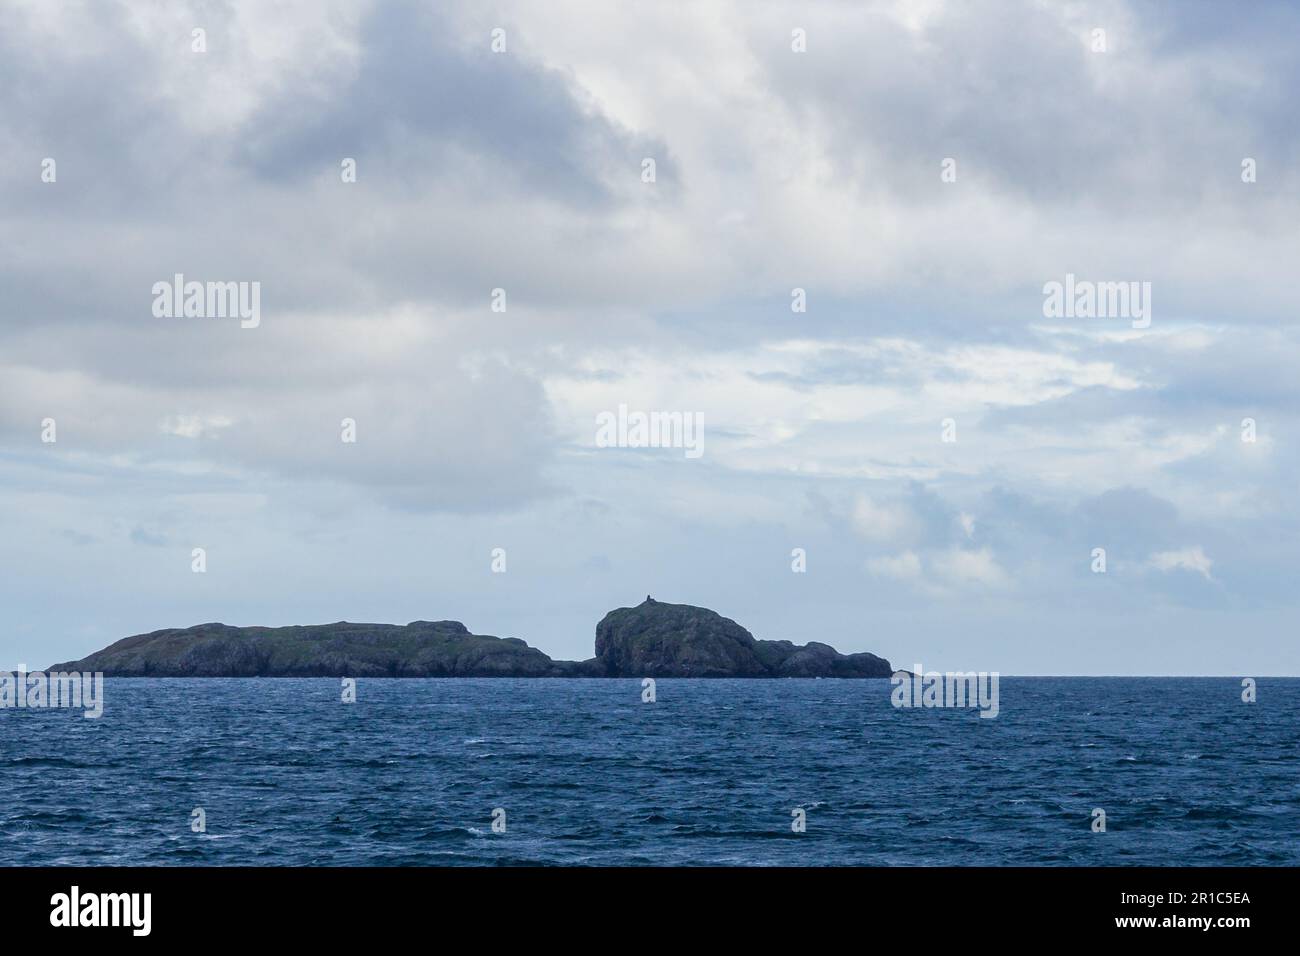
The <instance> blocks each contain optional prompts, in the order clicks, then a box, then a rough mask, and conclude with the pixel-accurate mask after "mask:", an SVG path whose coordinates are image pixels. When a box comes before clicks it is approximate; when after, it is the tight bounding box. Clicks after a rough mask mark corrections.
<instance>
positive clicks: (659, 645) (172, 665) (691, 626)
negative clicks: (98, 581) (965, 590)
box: [47, 597, 892, 678]
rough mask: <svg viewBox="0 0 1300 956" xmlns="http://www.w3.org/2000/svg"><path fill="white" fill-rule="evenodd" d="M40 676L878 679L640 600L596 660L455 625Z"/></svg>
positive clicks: (325, 637) (198, 637) (202, 639)
mask: <svg viewBox="0 0 1300 956" xmlns="http://www.w3.org/2000/svg"><path fill="white" fill-rule="evenodd" d="M47 671H83V672H84V671H102V672H103V673H104V675H105V676H106V677H636V678H640V677H755V678H764V677H889V676H890V674H891V673H892V670H891V669H890V666H889V662H888V661H887V660H884V659H883V658H880V657H877V656H876V655H874V654H847V655H845V654H840V653H839V652H838V651H836V650H835V648H833V647H831V646H829V645H827V644H820V643H817V642H815V641H813V642H809V643H808V644H793V643H791V642H790V641H760V640H758V639H756V638H755V637H754V636H753V635H752V634H750V633H749V631H747V630H745V628H743V627H741V626H740V625H739V624H737V623H736V622H735V621H733V620H731V619H730V618H725V617H722V616H721V615H720V614H718V613H717V612H716V611H711V610H709V609H708V608H703V607H694V606H692V605H689V604H665V603H663V602H660V601H655V600H653V599H651V598H649V597H647V598H646V599H645V601H644V602H643V603H641V604H639V605H637V606H636V607H622V608H618V609H616V610H613V611H610V612H609V613H608V614H606V615H605V617H604V618H603V619H602V620H601V622H600V623H599V624H598V625H596V656H595V657H593V658H591V659H590V660H586V661H556V660H552V659H551V658H549V657H548V656H546V655H545V654H543V653H542V652H541V651H539V650H537V648H535V647H530V646H529V645H528V644H526V643H524V642H523V641H521V640H519V639H518V638H514V637H491V636H488V635H483V634H471V633H470V632H469V629H468V628H466V627H465V625H464V624H461V623H460V622H459V621H413V622H411V623H410V624H405V625H401V624H351V623H348V622H346V621H341V622H339V623H337V624H314V625H307V626H295V627H232V626H230V625H227V624H198V625H195V626H194V627H187V628H169V629H167V630H162V631H153V632H151V633H149V634H137V635H135V636H134V637H127V638H123V639H122V640H120V641H118V642H117V643H115V644H111V645H109V646H108V647H106V648H104V649H103V650H101V651H96V652H95V653H94V654H91V655H90V656H89V657H86V658H83V659H82V660H79V661H69V662H67V663H63V664H52V665H50V667H48V668H47Z"/></svg>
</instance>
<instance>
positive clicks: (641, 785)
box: [0, 677, 1300, 866]
mask: <svg viewBox="0 0 1300 956" xmlns="http://www.w3.org/2000/svg"><path fill="white" fill-rule="evenodd" d="M890 690H891V687H890V682H889V681H888V680H687V679H666V678H665V679H660V680H658V681H657V682H656V685H655V688H654V691H655V693H654V698H655V699H654V701H653V702H646V701H645V700H643V696H644V692H643V688H642V683H641V682H640V681H637V680H555V679H548V680H513V679H482V680H477V679H455V680H432V679H431V680H421V679H404V680H378V679H374V680H369V679H361V680H359V681H358V682H357V684H356V700H355V702H354V703H344V702H343V700H342V696H343V695H342V692H341V682H340V681H339V680H334V679H304V680H288V679H192V680H180V679H112V678H110V679H108V680H107V681H105V690H104V712H103V716H102V717H100V718H99V719H85V718H83V716H82V712H81V711H79V710H30V709H10V710H0V768H3V772H0V797H2V799H0V834H3V836H4V846H5V857H6V862H7V863H8V864H10V865H15V864H18V865H64V864H66V865H78V864H80V865H157V864H162V865H181V866H183V865H217V866H221V865H257V866H301V865H319V866H375V865H410V866H447V865H465V866H497V865H546V866H571V865H585V866H615V865H628V866H695V865H723V866H843V865H850V866H860V865H867V866H933V865H957V866H966V865H972V866H974V865H979V866H1002V865H1045V866H1081V865H1106V866H1116V865H1118V866H1123V865H1178V866H1186V865H1210V864H1221V865H1265V866H1295V865H1297V864H1300V679H1290V678H1285V679H1284V678H1277V679H1268V678H1261V679H1260V680H1259V681H1258V685H1257V689H1256V694H1257V699H1256V700H1255V701H1254V702H1253V703H1248V702H1245V701H1243V700H1242V684H1241V681H1240V679H1235V678H1039V677H1027V678H1014V677H1003V678H1002V679H1001V681H1000V687H999V694H1000V703H999V708H998V715H997V717H996V718H992V719H989V718H981V717H980V716H979V713H980V711H979V710H977V709H967V708H924V707H916V708H902V707H895V706H893V704H892V703H891V695H890ZM1098 811H1101V813H1102V814H1103V816H1099V815H1098ZM1102 823H1104V829H1103V828H1101V827H1100V826H1099V824H1102Z"/></svg>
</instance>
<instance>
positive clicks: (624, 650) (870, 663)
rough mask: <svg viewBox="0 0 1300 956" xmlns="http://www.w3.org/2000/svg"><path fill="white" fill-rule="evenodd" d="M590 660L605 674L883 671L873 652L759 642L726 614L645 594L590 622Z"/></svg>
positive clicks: (817, 674) (863, 674)
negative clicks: (637, 601) (593, 651)
mask: <svg viewBox="0 0 1300 956" xmlns="http://www.w3.org/2000/svg"><path fill="white" fill-rule="evenodd" d="M596 663H597V664H598V665H599V666H600V667H602V668H603V669H604V671H605V673H607V674H608V675H610V676H643V677H888V676H890V674H891V673H892V671H891V670H890V667H889V662H888V661H887V660H884V659H883V658H880V657H877V656H876V655H874V654H849V655H847V656H846V655H843V654H840V653H839V652H838V651H836V650H835V648H833V647H831V646H829V645H827V644H819V643H816V642H813V643H810V644H805V645H797V644H792V643H791V642H790V641H760V640H757V639H755V637H754V635H752V634H750V633H749V631H747V630H745V628H743V627H741V626H740V625H739V624H737V623H736V622H735V621H733V620H731V619H730V618H726V617H723V616H722V615H720V614H718V613H717V612H716V611H710V610H709V609H708V608H703V607H694V606H692V605H690V604H665V603H663V602H661V601H656V600H654V599H653V598H650V597H647V598H646V599H645V601H644V602H643V603H641V604H639V605H637V606H636V607H621V608H619V609H618V610H616V611H610V612H609V613H608V614H606V615H605V617H604V619H603V620H602V621H601V622H600V624H598V625H597V626H596Z"/></svg>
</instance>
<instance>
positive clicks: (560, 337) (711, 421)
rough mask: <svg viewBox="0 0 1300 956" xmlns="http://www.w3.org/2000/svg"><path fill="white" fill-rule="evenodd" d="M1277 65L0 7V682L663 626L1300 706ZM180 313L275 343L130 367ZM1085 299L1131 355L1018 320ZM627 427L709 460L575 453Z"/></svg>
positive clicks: (673, 453) (277, 15) (1077, 327)
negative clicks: (413, 633)
mask: <svg viewBox="0 0 1300 956" xmlns="http://www.w3.org/2000/svg"><path fill="white" fill-rule="evenodd" d="M195 28H202V29H203V30H204V31H205V39H206V52H202V53H198V52H195V51H194V50H193V48H192V47H193V43H194V40H193V34H192V31H193V30H194V29H195ZM496 28H501V29H503V30H504V31H505V38H506V50H505V52H502V53H496V52H493V50H492V47H491V44H492V31H493V30H494V29H496ZM796 29H799V30H803V31H805V33H806V52H795V51H793V50H792V31H794V30H796ZM1096 29H1103V30H1104V31H1105V41H1106V48H1105V50H1104V52H1103V51H1097V50H1094V46H1095V42H1096V40H1095V34H1094V30H1096ZM1297 36H1300V11H1298V10H1297V8H1295V7H1294V6H1291V5H1289V4H1286V3H1281V2H1279V3H1276V4H1273V3H1265V2H1260V3H1252V4H1250V5H1249V6H1248V8H1244V7H1243V8H1237V7H1233V6H1231V5H1226V4H1200V3H1193V2H1188V3H1180V4H1177V5H1173V4H1160V3H1142V2H1130V3H1122V2H1115V3H1106V2H1098V3H1079V4H1067V5H1062V4H1057V3H1045V2H1044V3H1034V2H1023V3H1015V2H1000V3H978V2H975V3H970V2H961V3H951V4H945V3H938V2H933V3H931V2H917V0H913V2H906V3H905V2H901V0H900V2H896V3H866V4H859V3H820V4H791V5H785V4H777V3H752V2H735V3H726V2H717V3H710V4H708V5H703V6H700V7H696V8H694V9H693V10H692V9H688V8H686V7H682V6H680V5H676V4H621V3H620V4H611V3H599V2H594V0H593V2H582V3H580V2H549V0H548V2H535V0H526V2H525V0H520V2H501V3H496V4H490V5H489V4H481V3H471V2H466V3H437V4H429V3H403V2H393V3H387V2H385V3H378V2H370V3H364V2H356V0H346V2H344V0H339V2H327V0H301V2H297V0H295V2H281V3H276V4H265V3H257V2H234V0H231V2H215V0H214V2H195V3H188V4H187V3H179V2H177V3H168V4H157V5H154V4H147V5H146V4H138V3H130V4H128V3H122V4H115V3H109V2H86V3H82V4H77V3H59V4H48V3H44V2H40V0H0V291H2V292H3V296H0V606H2V607H3V609H4V612H3V615H2V617H0V627H2V630H0V667H13V666H17V665H18V664H19V663H25V664H27V665H29V666H32V667H37V666H43V665H45V664H48V663H50V662H51V661H56V660H65V659H69V658H76V657H81V656H84V655H85V654H87V653H89V652H90V651H91V650H94V649H97V648H99V647H101V646H103V645H104V644H107V643H109V642H110V641H112V640H116V639H117V638H120V637H122V636H125V635H127V634H131V633H137V632H142V631H148V630H154V629H158V628H162V627H171V626H185V625H190V624H195V623H199V622H203V621H213V620H221V621H225V622H227V623H231V624H272V625H276V624H291V623H316V622H322V621H333V620H341V619H346V620H354V621H392V622H399V623H404V622H406V621H410V620H415V619H434V620H436V619H446V618H452V619H458V620H462V621H464V622H465V623H466V624H467V625H468V626H469V627H470V628H471V629H472V630H474V631H476V632H478V633H492V634H499V635H503V636H518V637H522V638H524V639H526V640H528V641H529V642H530V643H532V644H534V645H537V646H539V647H541V648H542V649H543V650H545V651H546V652H547V653H549V654H551V655H553V656H556V657H564V658H584V657H588V656H590V654H591V647H592V639H593V632H594V626H595V623H596V621H597V620H598V619H599V618H600V616H601V615H603V614H604V613H605V611H607V610H609V609H610V608H613V607H617V606H622V605H628V604H635V603H638V602H639V601H640V600H641V599H643V598H644V596H645V595H646V593H647V592H649V593H651V594H653V595H654V596H655V597H656V598H658V599H661V600H667V601H678V602H688V603H698V604H705V605H707V606H710V607H713V608H715V609H717V610H719V611H720V612H721V613H723V614H724V615H727V616H729V617H733V618H735V619H736V620H737V621H739V622H740V623H742V624H744V625H745V626H747V627H749V628H750V629H751V630H752V631H754V633H755V634H756V636H758V637H764V638H788V639H792V640H795V641H800V642H802V641H806V640H822V641H826V642H827V643H831V644H833V645H835V646H836V647H837V648H839V649H840V650H842V651H846V652H849V651H860V650H870V651H873V652H876V653H879V654H881V655H883V656H886V657H888V658H889V659H890V660H891V661H893V662H894V663H895V664H896V665H899V666H910V665H911V664H913V663H915V662H920V663H922V664H924V665H925V666H926V667H927V668H931V667H933V668H935V669H939V670H946V669H978V670H998V671H1001V672H1003V673H1031V674H1032V673H1040V674H1041V673H1050V674H1061V673H1083V674H1130V673H1138V674H1141V673H1150V674H1242V675H1252V676H1258V675H1266V674H1298V673H1300V642H1297V641H1296V639H1295V635H1296V632H1297V626H1298V625H1300V614H1298V613H1297V612H1298V610H1300V606H1298V601H1300V599H1298V598H1297V594H1296V591H1297V589H1296V588H1295V586H1294V581H1295V580H1296V578H1297V576H1298V575H1300V553H1298V551H1297V545H1296V541H1297V538H1298V532H1300V505H1298V504H1297V496H1296V476H1297V465H1300V456H1297V453H1296V450H1295V449H1296V447H1297V441H1300V434H1298V432H1297V428H1296V424H1295V410H1296V409H1297V407H1300V385H1298V384H1297V376H1296V371H1295V370H1296V368H1297V366H1298V365H1300V331H1298V330H1297V325H1296V322H1295V315H1296V304H1297V277H1296V271H1297V270H1296V264H1297V263H1298V262H1300V134H1298V133H1297V125H1296V122H1295V104H1296V102H1297V101H1300V58H1297V57H1296V39H1295V38H1296V37H1297ZM47 158H52V159H53V160H55V163H56V169H57V178H56V180H55V181H54V182H45V181H43V180H42V169H43V166H42V163H43V161H44V160H46V159H47ZM345 158H350V159H353V160H355V162H356V170H357V176H356V182H355V183H347V182H343V181H342V177H341V175H340V170H341V165H340V164H341V163H342V161H343V160H344V159H345ZM646 158H652V159H654V160H655V171H656V175H655V181H654V182H652V183H647V182H644V181H643V177H642V172H643V160H644V159H646ZM947 158H952V159H954V160H955V162H956V166H955V168H956V171H957V176H956V181H955V182H945V181H943V179H942V178H941V171H942V165H941V164H942V163H943V161H944V160H945V159H947ZM1247 158H1249V159H1251V160H1253V161H1254V168H1255V170H1256V181H1254V182H1243V176H1242V170H1243V160H1245V159H1247ZM176 273H183V274H184V275H185V276H186V277H187V278H189V279H198V280H201V281H206V280H231V281H247V282H252V281H256V282H259V283H260V284H261V297H262V298H261V303H262V304H261V323H260V325H259V326H258V327H257V328H249V329H244V328H241V327H240V324H239V321H238V319H208V318H203V319H200V318H189V319H186V318H159V317H156V316H155V315H154V314H153V313H152V311H151V305H152V302H153V293H152V291H151V290H152V288H153V286H154V283H156V282H159V281H168V282H169V281H171V278H172V276H173V275H174V274H176ZM1067 274H1074V275H1076V276H1078V277H1079V278H1080V279H1088V280H1095V281H1129V280H1134V281H1139V282H1149V283H1150V284H1151V286H1150V287H1151V290H1152V292H1151V306H1152V309H1151V315H1152V321H1151V323H1150V326H1149V327H1147V328H1134V327H1133V325H1134V324H1133V323H1132V322H1131V321H1130V320H1129V319H1128V318H1125V317H1112V318H1065V317H1045V315H1044V309H1043V304H1044V294H1043V287H1044V284H1045V283H1048V282H1052V281H1063V280H1064V277H1065V276H1066V275H1067ZM796 288H797V289H802V290H804V291H805V294H806V301H807V311H806V312H795V311H792V309H791V301H792V299H791V292H792V290H794V289H796ZM494 289H504V290H505V294H506V301H507V308H506V311H504V312H498V311H493V309H492V307H491V306H492V295H493V290H494ZM619 405H627V406H629V407H630V408H631V409H643V410H647V411H648V410H663V411H681V412H692V413H698V414H699V415H701V416H702V418H703V421H704V445H703V448H704V454H703V455H702V456H700V457H698V458H691V457H688V456H686V455H685V454H684V453H683V450H682V449H635V448H605V447H598V445H597V442H596V425H595V422H596V418H597V416H598V415H600V414H601V413H602V412H607V411H614V410H616V409H617V408H618V407H619ZM344 418H351V419H354V420H355V421H356V423H357V441H356V443H355V444H349V443H344V442H342V441H340V423H341V421H342V420H343V419H344ZM46 419H54V420H55V422H56V423H57V441H56V442H54V443H49V442H43V441H42V430H43V426H42V422H43V421H44V420H46ZM945 419H951V420H952V422H953V428H954V429H955V436H956V441H952V442H945V441H943V440H941V439H942V431H943V427H942V422H943V421H944V420H945ZM1245 419H1251V420H1252V421H1253V423H1254V425H1253V428H1254V432H1253V435H1252V436H1251V437H1253V438H1254V440H1253V441H1247V440H1243V434H1244V432H1243V420H1245ZM196 547H202V548H204V549H205V550H206V553H207V572H206V573H205V574H195V573H193V572H192V571H191V553H192V549H194V548H196ZM494 548H503V549H505V551H506V554H507V556H508V557H507V561H508V565H507V567H508V570H507V572H506V573H504V574H499V573H493V572H492V569H491V552H492V550H493V549H494ZM796 548H802V549H804V551H805V552H806V555H807V571H806V573H793V572H792V571H791V561H792V557H791V554H792V550H793V549H796ZM1096 548H1104V549H1105V550H1106V559H1107V566H1106V572H1105V573H1104V574H1100V573H1095V572H1094V570H1093V567H1094V557H1093V551H1094V549H1096Z"/></svg>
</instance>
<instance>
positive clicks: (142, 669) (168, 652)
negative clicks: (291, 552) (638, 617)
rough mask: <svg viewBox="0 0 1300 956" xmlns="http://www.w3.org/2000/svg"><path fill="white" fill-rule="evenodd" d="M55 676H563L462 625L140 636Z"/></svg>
mask: <svg viewBox="0 0 1300 956" xmlns="http://www.w3.org/2000/svg"><path fill="white" fill-rule="evenodd" d="M49 670H76V671H103V672H104V673H105V674H106V675H108V676H110V677H557V676H560V675H561V674H562V673H564V672H565V670H566V668H565V665H562V664H557V663H556V662H555V661H553V660H551V659H550V658H549V657H547V656H546V655H545V654H543V653H542V652H541V651H539V650H537V649H536V648H535V647H529V646H528V645H527V644H525V643H524V642H523V641H521V640H519V639H518V638H513V637H505V638H502V637H488V636H484V635H479V634H471V633H470V632H469V629H468V628H466V627H465V625H464V624H461V623H460V622H459V621H412V622H411V623H410V624H406V625H400V624H350V623H348V622H346V621H340V622H339V623H337V624H317V625H310V626H306V627H231V626H229V625H227V624H199V625H197V626H195V627H187V628H183V629H171V630H165V631H154V632H153V633H151V634H138V635H136V636H135V637H128V638H125V639H123V640H120V641H118V642H117V643H116V644H112V645H110V646H108V647H106V648H104V649H103V650H102V651H98V652H96V653H94V654H91V655H90V656H89V657H87V658H85V659H84V660H80V661H73V662H70V663H67V664H53V665H51V666H50V668H49Z"/></svg>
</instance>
